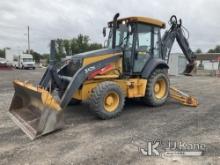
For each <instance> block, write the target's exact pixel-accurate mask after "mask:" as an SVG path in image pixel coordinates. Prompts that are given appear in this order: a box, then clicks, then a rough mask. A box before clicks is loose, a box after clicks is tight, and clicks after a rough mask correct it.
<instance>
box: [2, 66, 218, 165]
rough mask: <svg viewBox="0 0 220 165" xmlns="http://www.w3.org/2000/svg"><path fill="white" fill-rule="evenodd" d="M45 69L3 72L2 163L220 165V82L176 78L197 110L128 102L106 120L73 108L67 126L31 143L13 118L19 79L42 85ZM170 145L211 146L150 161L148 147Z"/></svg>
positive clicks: (175, 82) (171, 104) (80, 107)
mask: <svg viewBox="0 0 220 165" xmlns="http://www.w3.org/2000/svg"><path fill="white" fill-rule="evenodd" d="M44 71H45V69H37V70H35V71H32V70H24V71H22V70H14V71H0V75H1V76H0V121H1V122H0V146H1V147H0V164H13V165H14V164H22V165H23V164H36V165H39V164H43V165H44V164H46V165H47V164H48V165H49V164H112V165H113V164H114V165H115V164H186V165H188V164H202V165H203V164H204V165H205V164H210V165H211V164H220V129H219V128H220V120H219V119H220V113H219V111H220V99H219V98H220V79H219V78H212V77H183V76H179V77H171V84H172V85H174V86H176V87H178V88H179V89H181V90H183V91H185V92H187V93H189V94H191V95H194V96H196V97H197V98H198V99H199V103H200V104H199V106H198V107H197V108H191V107H185V106H182V105H179V104H178V103H176V102H175V101H173V100H171V99H170V100H169V101H168V102H167V103H166V105H164V106H162V107H158V108H152V107H146V106H145V105H143V104H141V103H140V102H138V101H131V100H130V101H127V102H126V106H125V108H124V111H123V113H122V114H121V115H120V116H119V117H117V118H115V119H112V120H106V121H101V120H99V119H97V118H96V117H95V116H93V114H92V113H91V112H90V110H89V108H88V106H87V105H85V104H81V105H77V106H69V107H68V108H67V109H66V111H65V127H64V129H62V130H61V131H56V132H54V133H52V134H49V135H47V136H43V137H41V138H39V139H36V140H34V141H31V140H30V139H29V138H28V137H27V136H26V135H25V134H24V133H23V132H22V131H21V130H20V129H19V128H18V127H17V126H16V125H15V124H14V123H13V122H12V121H11V120H10V118H9V117H8V114H7V111H8V108H9V105H10V102H11V99H12V97H13V93H14V89H13V87H12V83H11V81H12V80H14V79H20V80H30V81H32V82H37V81H39V80H40V78H41V76H42V74H43V72H44ZM156 139H157V140H160V141H161V142H162V144H161V145H160V147H161V149H159V151H161V152H162V153H164V148H163V146H165V145H166V142H167V141H169V140H172V141H175V142H177V143H179V142H184V143H186V144H200V145H203V146H205V151H204V152H203V156H197V157H196V156H191V157H189V156H144V155H143V154H142V153H141V152H140V148H146V146H147V144H148V143H147V142H148V141H152V140H156Z"/></svg>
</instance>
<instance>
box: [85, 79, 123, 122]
mask: <svg viewBox="0 0 220 165" xmlns="http://www.w3.org/2000/svg"><path fill="white" fill-rule="evenodd" d="M124 101H125V96H124V93H123V91H122V89H121V88H120V87H119V86H118V85H117V83H115V82H111V81H106V82H102V83H100V84H99V85H98V86H97V87H96V88H94V90H93V91H92V93H91V96H90V98H89V106H90V108H91V109H92V110H93V112H94V113H95V114H96V115H97V116H98V117H99V118H100V119H103V120H105V119H111V118H114V117H116V116H118V115H119V114H120V113H121V111H122V109H123V107H124Z"/></svg>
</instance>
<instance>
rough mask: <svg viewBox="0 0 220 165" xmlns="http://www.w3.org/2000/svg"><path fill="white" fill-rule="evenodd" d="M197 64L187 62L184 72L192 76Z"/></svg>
mask: <svg viewBox="0 0 220 165" xmlns="http://www.w3.org/2000/svg"><path fill="white" fill-rule="evenodd" d="M195 65H196V64H195V63H192V64H187V65H186V68H185V70H184V72H183V74H184V75H186V76H191V73H192V71H193V69H194V68H195Z"/></svg>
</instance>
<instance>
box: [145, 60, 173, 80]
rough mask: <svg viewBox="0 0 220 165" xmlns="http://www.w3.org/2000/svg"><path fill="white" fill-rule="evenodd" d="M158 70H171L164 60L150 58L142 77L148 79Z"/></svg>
mask: <svg viewBox="0 0 220 165" xmlns="http://www.w3.org/2000/svg"><path fill="white" fill-rule="evenodd" d="M156 68H160V69H169V66H168V65H167V63H166V62H165V61H164V60H162V59H159V58H150V59H149V60H148V62H147V63H146V64H145V66H144V69H143V70H142V73H141V77H143V78H148V77H149V76H150V75H151V73H152V72H153V71H154V70H155V69H156Z"/></svg>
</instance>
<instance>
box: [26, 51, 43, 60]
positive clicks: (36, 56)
mask: <svg viewBox="0 0 220 165" xmlns="http://www.w3.org/2000/svg"><path fill="white" fill-rule="evenodd" d="M24 53H28V50H26V51H25V52H24ZM30 54H31V55H32V56H33V59H34V61H35V62H36V63H39V62H40V59H42V58H43V57H42V56H41V54H40V53H38V52H36V51H34V50H32V49H31V50H30Z"/></svg>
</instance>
